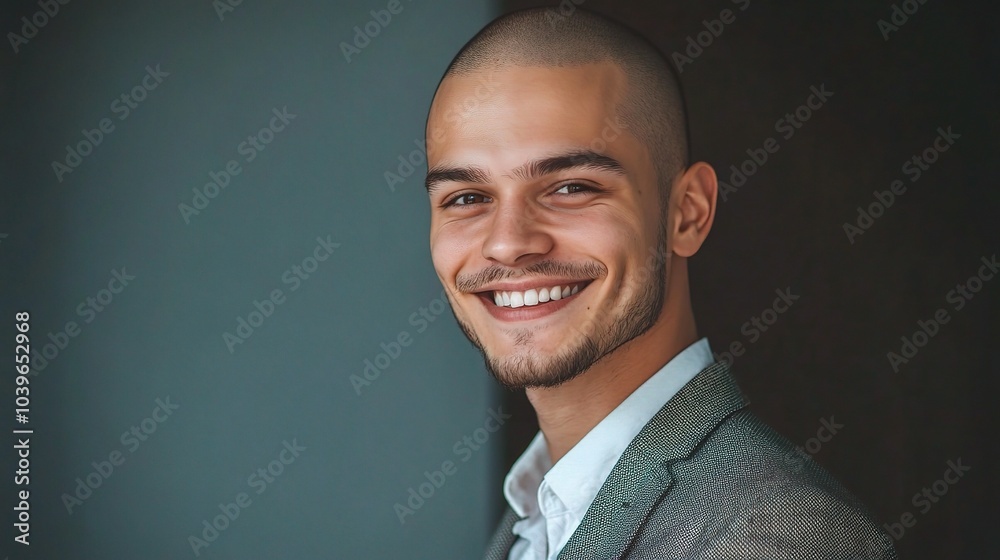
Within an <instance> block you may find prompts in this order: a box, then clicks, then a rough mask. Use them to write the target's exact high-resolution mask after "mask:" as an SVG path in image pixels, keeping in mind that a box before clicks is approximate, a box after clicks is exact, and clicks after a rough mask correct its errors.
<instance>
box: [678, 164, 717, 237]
mask: <svg viewBox="0 0 1000 560" xmlns="http://www.w3.org/2000/svg"><path fill="white" fill-rule="evenodd" d="M718 194H719V180H718V178H717V177H716V175H715V170H714V169H712V166H711V165H709V164H707V163H705V162H703V161H699V162H697V163H695V164H693V165H691V166H690V167H688V168H687V170H685V171H684V173H682V174H681V176H680V177H678V178H677V180H676V181H675V183H674V188H673V192H672V193H671V196H670V198H671V202H672V204H671V209H670V211H671V212H672V213H673V218H674V228H673V229H674V231H673V232H672V233H673V243H672V248H673V252H674V253H676V254H677V255H678V256H681V257H690V256H692V255H694V254H695V253H697V252H698V249H699V248H701V244H702V243H704V241H705V238H706V237H708V232H709V231H710V230H711V229H712V223H713V221H714V219H715V208H716V203H717V201H718Z"/></svg>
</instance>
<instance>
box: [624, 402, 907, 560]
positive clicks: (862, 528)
mask: <svg viewBox="0 0 1000 560" xmlns="http://www.w3.org/2000/svg"><path fill="white" fill-rule="evenodd" d="M663 468H665V469H667V470H668V471H669V476H670V478H671V479H672V485H671V488H670V489H669V490H668V493H667V494H666V495H665V497H664V499H663V500H662V501H661V502H660V505H659V506H658V507H657V508H655V509H654V511H653V512H652V513H651V516H650V519H649V520H648V522H647V523H646V526H645V527H644V530H643V533H644V535H642V537H641V538H640V539H639V541H638V542H637V547H636V549H637V552H638V551H641V550H643V549H644V548H645V550H647V551H650V552H654V553H655V554H660V555H661V556H660V557H690V558H698V557H703V555H704V557H709V558H728V557H741V558H749V557H760V558H885V559H891V558H896V555H895V552H894V550H893V546H892V541H891V539H890V537H889V536H888V535H886V534H885V532H884V531H882V530H881V529H880V528H879V525H878V524H877V523H876V521H875V520H874V518H873V517H872V516H871V515H870V514H869V513H868V511H867V509H866V508H865V507H864V505H863V504H862V503H861V502H860V501H859V500H858V499H857V498H855V497H854V496H853V495H852V494H851V493H850V492H848V491H847V489H846V488H844V487H843V486H842V485H841V484H840V483H839V482H837V480H836V479H834V478H833V476H831V475H830V473H829V472H827V471H826V470H825V469H824V468H823V467H821V466H820V465H818V464H817V463H816V462H815V461H813V460H812V459H811V458H810V457H809V455H808V454H807V453H804V452H802V451H801V450H799V449H796V447H795V446H794V445H793V444H792V443H791V442H790V441H788V440H787V439H786V438H784V437H782V436H781V435H780V434H778V433H777V432H775V431H774V430H772V429H771V428H770V427H769V426H767V425H766V424H764V423H763V422H761V421H760V420H759V419H758V418H757V417H756V416H755V415H754V414H753V413H751V412H750V411H748V410H746V409H742V410H739V411H737V412H735V413H733V414H731V415H729V416H728V417H727V418H726V419H725V420H723V421H722V422H721V423H720V424H719V425H718V426H717V427H716V428H715V429H714V430H713V431H712V432H711V433H710V434H708V436H707V437H706V438H705V439H704V440H703V441H702V442H701V444H700V445H699V446H698V447H696V448H695V449H694V450H693V452H692V453H691V454H690V455H689V456H688V457H686V458H684V459H681V460H677V461H672V462H671V463H669V464H667V465H664V467H663ZM666 543H670V545H669V550H668V549H667V548H666V547H667V544H666ZM709 551H712V552H711V553H709ZM670 552H673V553H676V554H677V556H671V555H669V553H670ZM637 557H642V556H637ZM650 557H651V558H652V557H656V556H650Z"/></svg>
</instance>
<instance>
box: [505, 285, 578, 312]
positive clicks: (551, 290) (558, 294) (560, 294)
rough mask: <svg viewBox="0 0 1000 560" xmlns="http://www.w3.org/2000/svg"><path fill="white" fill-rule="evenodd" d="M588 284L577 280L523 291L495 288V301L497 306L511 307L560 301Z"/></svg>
mask: <svg viewBox="0 0 1000 560" xmlns="http://www.w3.org/2000/svg"><path fill="white" fill-rule="evenodd" d="M587 284H588V282H577V283H572V284H563V285H561V286H546V287H540V288H531V289H528V290H524V291H521V292H515V291H500V290H494V291H493V302H494V303H495V304H496V306H497V307H509V308H511V309H516V308H518V307H531V306H535V305H538V304H540V303H546V302H549V301H559V300H561V299H563V298H568V297H570V296H572V295H576V293H577V292H579V291H580V289H581V288H583V287H585V286H586V285H587Z"/></svg>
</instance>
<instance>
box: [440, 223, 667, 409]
mask: <svg viewBox="0 0 1000 560" xmlns="http://www.w3.org/2000/svg"><path fill="white" fill-rule="evenodd" d="M666 245H667V243H666V232H665V228H660V235H659V239H658V240H657V253H656V254H657V256H658V257H657V264H656V265H655V270H656V274H650V272H651V271H650V270H649V269H643V270H642V272H643V274H641V276H642V278H643V279H642V280H638V282H640V285H639V286H638V288H639V289H638V291H637V293H636V295H635V296H634V297H632V298H631V299H630V300H629V301H628V302H626V304H625V308H624V309H623V310H622V311H621V312H620V313H618V314H617V316H616V317H614V318H613V320H611V321H607V320H605V321H604V322H600V321H598V320H597V319H598V318H593V317H592V318H591V320H592V324H593V325H594V329H595V330H596V329H600V332H594V333H582V332H580V331H578V330H576V329H571V330H569V331H568V332H567V333H566V334H567V336H566V340H567V347H566V348H565V349H563V350H562V351H561V352H559V353H557V354H556V355H554V356H551V357H546V356H539V355H538V354H537V353H536V352H534V351H532V350H530V349H527V350H526V351H525V352H523V353H520V354H517V355H514V356H508V357H500V356H495V355H493V354H491V353H490V352H489V351H488V350H487V349H486V347H485V345H484V344H483V343H482V341H481V340H480V338H479V337H478V336H477V335H476V332H475V330H474V329H473V328H472V327H471V325H469V324H468V323H466V322H464V321H462V320H461V319H460V318H458V316H457V315H456V316H455V318H456V320H457V322H458V326H459V328H461V329H462V332H463V333H464V334H465V337H466V338H468V339H469V342H471V343H472V345H473V346H475V347H476V349H477V350H479V352H480V354H482V356H483V361H484V362H485V365H486V370H487V371H488V372H489V373H490V375H492V376H493V378H494V379H496V380H497V382H498V383H500V384H501V385H502V386H504V387H506V388H507V389H511V390H516V389H525V388H535V387H557V386H559V385H561V384H563V383H566V382H567V381H569V380H571V379H573V378H575V377H577V376H579V375H580V374H582V373H584V372H585V371H587V370H588V369H590V368H591V366H593V365H594V364H595V363H597V362H598V361H600V360H601V359H603V358H604V357H606V356H608V355H609V354H611V353H612V352H614V351H615V350H617V349H618V348H619V347H620V346H622V345H623V344H625V343H627V342H629V341H631V340H632V339H634V338H636V337H639V336H641V335H642V334H643V333H645V332H646V331H648V330H649V329H650V328H652V327H653V325H654V324H656V321H657V319H658V318H659V316H660V312H661V310H662V308H663V301H664V297H665V292H666V278H667V267H668V266H669V264H670V263H669V260H670V259H669V254H667V253H666ZM660 259H664V260H665V261H666V262H662V261H661V260H660ZM513 335H514V346H515V347H530V345H531V342H532V339H533V337H534V332H533V331H532V330H530V329H519V330H515V331H513Z"/></svg>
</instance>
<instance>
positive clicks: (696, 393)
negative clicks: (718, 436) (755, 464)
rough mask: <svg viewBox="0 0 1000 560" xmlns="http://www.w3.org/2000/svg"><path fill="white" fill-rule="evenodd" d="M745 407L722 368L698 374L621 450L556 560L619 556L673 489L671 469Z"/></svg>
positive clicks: (723, 365) (725, 368) (718, 365)
mask: <svg viewBox="0 0 1000 560" xmlns="http://www.w3.org/2000/svg"><path fill="white" fill-rule="evenodd" d="M747 404H748V401H747V400H746V398H745V397H744V396H743V394H742V393H741V392H740V389H739V387H738V386H737V385H736V380H735V379H734V378H733V376H732V375H731V374H730V372H729V367H728V366H727V365H726V363H725V362H716V363H714V364H712V365H710V366H708V367H707V368H705V369H703V370H702V371H701V372H700V373H698V375H696V376H695V377H694V378H693V379H692V380H691V381H689V382H688V383H687V384H686V385H685V386H684V387H682V388H681V390H680V391H678V392H677V394H676V395H674V397H673V398H672V399H670V400H669V401H668V402H667V403H666V404H665V405H663V407H662V408H661V409H660V411H659V412H657V413H656V415H655V416H653V418H652V420H650V421H649V423H647V424H646V426H644V427H643V429H642V430H641V431H640V432H639V435H637V436H636V437H635V439H633V440H632V443H630V444H629V446H628V447H627V448H626V449H625V452H624V453H622V456H621V458H620V459H619V460H618V463H617V464H616V465H615V467H614V468H613V469H612V470H611V474H609V475H608V478H607V480H605V481H604V485H603V486H601V489H600V490H599V491H598V492H597V497H595V498H594V502H593V503H592V504H591V506H590V509H588V510H587V513H586V515H585V516H584V518H583V520H582V521H581V522H580V526H579V527H577V529H576V531H575V532H574V533H573V535H572V536H571V537H570V539H569V542H567V543H566V546H565V547H563V550H562V552H561V553H560V554H559V558H561V559H562V558H573V559H582V558H617V557H619V556H621V555H622V554H623V553H624V552H625V550H626V549H627V548H628V546H629V544H630V543H631V541H632V540H633V539H634V538H635V536H636V534H637V533H638V530H639V526H640V525H641V524H642V522H643V521H644V520H645V519H646V517H648V516H649V514H650V512H652V510H653V507H654V506H656V504H657V503H658V502H659V501H660V500H661V499H662V497H663V496H664V494H665V493H666V492H668V491H669V490H670V487H671V486H672V485H673V482H674V478H673V475H672V474H671V472H670V468H671V465H672V464H673V463H674V462H676V461H678V460H681V459H685V458H687V457H689V456H690V455H691V453H692V452H693V451H694V449H695V447H697V446H698V444H700V443H701V442H702V441H703V440H704V439H705V438H706V437H708V435H709V434H710V433H711V432H712V431H714V430H715V428H716V427H717V426H718V425H719V424H721V423H722V421H723V420H725V419H726V417H728V416H729V415H731V414H732V413H733V412H736V411H738V410H740V409H742V408H744V407H745V406H746V405H747Z"/></svg>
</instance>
